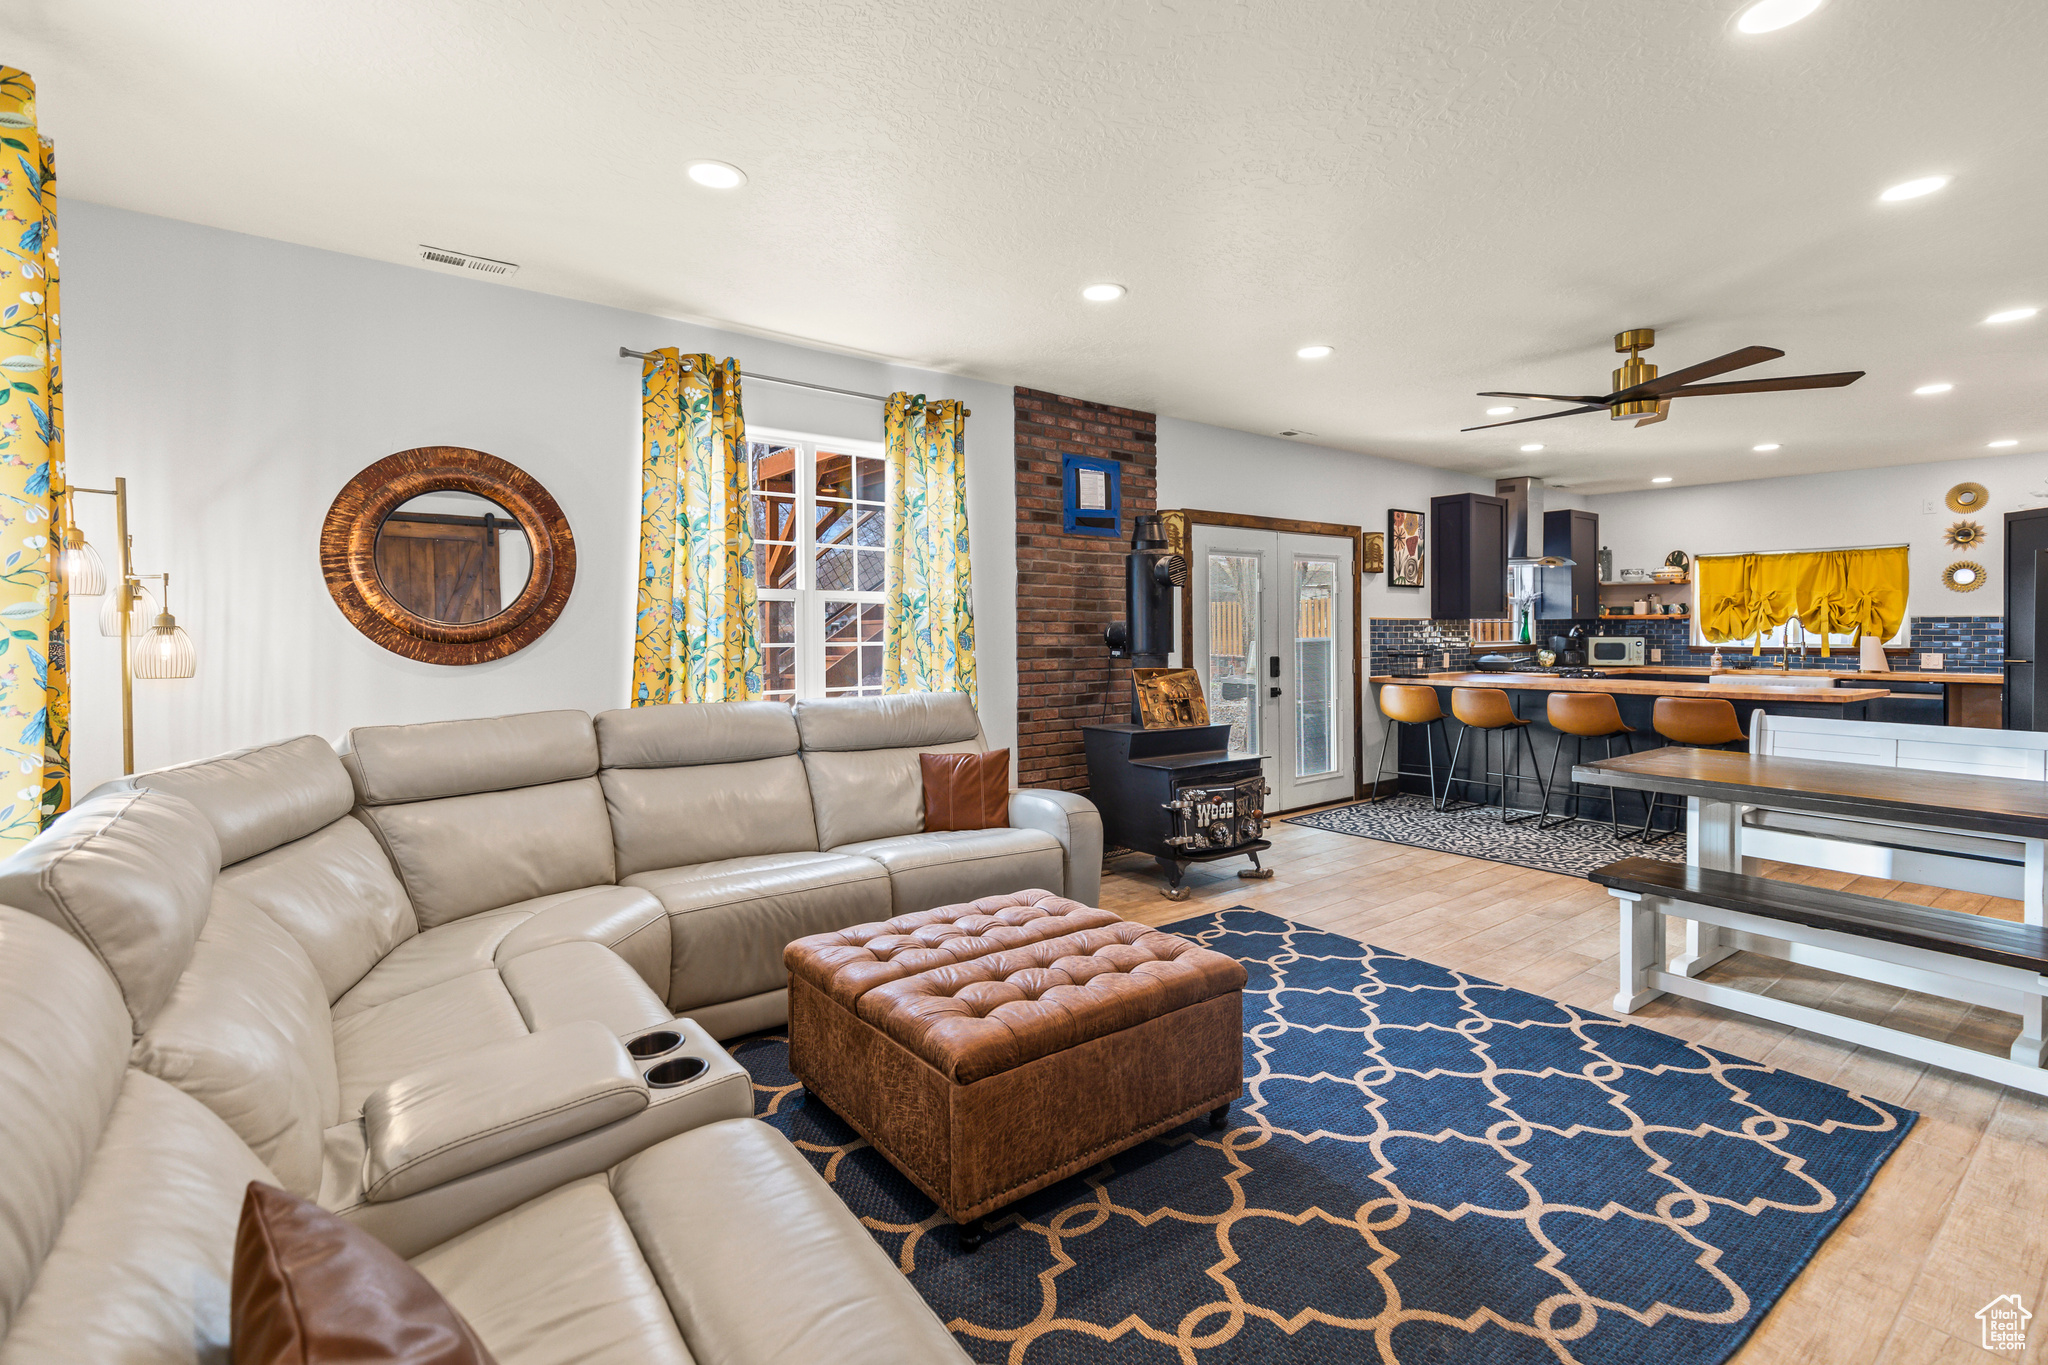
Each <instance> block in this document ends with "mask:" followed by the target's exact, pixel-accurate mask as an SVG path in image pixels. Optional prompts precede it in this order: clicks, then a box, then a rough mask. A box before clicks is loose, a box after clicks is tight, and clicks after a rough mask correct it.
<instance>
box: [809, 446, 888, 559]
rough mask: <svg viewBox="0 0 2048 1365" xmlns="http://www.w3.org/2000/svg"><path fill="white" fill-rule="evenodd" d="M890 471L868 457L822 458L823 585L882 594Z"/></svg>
mask: <svg viewBox="0 0 2048 1365" xmlns="http://www.w3.org/2000/svg"><path fill="white" fill-rule="evenodd" d="M887 487H888V467H887V466H886V465H885V464H884V463H883V462H882V460H880V459H879V458H876V457H873V456H868V455H835V454H833V453H832V452H830V451H825V450H821V451H819V452H818V483H817V508H818V512H817V523H816V526H815V528H814V530H815V532H816V536H817V544H818V550H817V555H818V560H817V563H818V577H817V585H818V586H819V587H820V588H824V589H826V590H828V591H831V590H837V591H841V592H880V591H882V588H883V585H884V583H885V581H886V579H887V577H888V570H889V565H888V550H887V547H886V545H885V544H884V541H885V539H886V536H887V529H888V508H887V506H886V504H885V502H884V496H885V490H886V489H887Z"/></svg>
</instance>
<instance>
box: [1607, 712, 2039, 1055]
mask: <svg viewBox="0 0 2048 1365" xmlns="http://www.w3.org/2000/svg"><path fill="white" fill-rule="evenodd" d="M1749 747H1750V752H1751V753H1753V754H1758V755H1761V756H1764V757H1771V758H1794V759H1808V760H1820V761H1823V762H1832V763H1854V764H1859V765H1863V766H1869V767H1880V768H1895V769H1898V770H1899V772H1900V781H1901V783H1903V784H1910V783H1911V781H1912V777H1911V774H1912V773H1914V772H1929V773H1964V774H1969V775H1972V776H1978V777H2002V778H2014V779H2020V780H2028V781H2048V734H2044V733H2037V732H2034V731H2027V730H1979V729H1973V728H1970V727H1966V726H1934V725H1900V724H1896V723H1893V722H1888V721H1860V720H1834V719H1827V718H1822V717H1807V716H1774V715H1768V714H1766V713H1764V712H1763V711H1755V712H1753V713H1751V716H1750V735H1749ZM1712 806H1713V809H1711V810H1708V811H1706V812H1705V813H1704V816H1703V811H1702V803H1701V802H1700V801H1699V800H1697V799H1692V800H1689V801H1688V802H1687V807H1688V810H1687V815H1686V833H1687V840H1688V847H1687V854H1686V856H1687V860H1688V862H1689V864H1691V865H1692V866H1694V867H1695V868H1700V869H1701V870H1713V869H1718V870H1724V871H1728V872H1734V873H1739V874H1743V875H1746V876H1751V877H1754V876H1756V874H1757V873H1758V872H1759V871H1760V869H1761V865H1762V863H1763V862H1764V861H1765V860H1771V861H1777V862H1786V863H1794V864H1798V865H1800V866H1803V867H1818V868H1825V869H1829V870H1832V871H1837V872H1846V873H1850V874H1852V875H1855V876H1866V877H1877V878H1883V879H1887V880H1896V881H1905V882H1914V883H1917V884H1920V885H1925V886H1935V887H1944V888H1948V889H1951V890H1957V891H1967V892H1974V893H1976V894H1979V895H1988V896H2000V897H2006V898H2009V899H2013V900H2017V901H2019V902H2021V904H2022V905H2023V906H2024V907H2025V909H2024V914H2023V920H2024V923H2025V924H2027V925H2030V926H2035V927H2037V928H2038V927H2040V926H2041V925H2042V924H2043V920H2044V915H2043V903H2044V887H2048V840H2042V839H2020V838H2002V837H1999V836H1996V835H1983V834H1975V833H1965V832H1961V831H1957V830H1953V829H1941V828H1934V827H1930V826H1927V825H1915V824H1908V823H1904V822H1895V821H1888V820H1877V819H1863V818H1848V817H1842V816H1836V815H1816V814H1813V813H1810V812H1804V811H1790V810H1771V809H1767V808H1764V807H1759V806H1736V805H1729V804H1725V803H1712ZM1617 894H1619V893H1617ZM1669 913H1671V914H1672V915H1675V916H1677V917H1679V918H1682V919H1686V920H1688V921H1689V922H1688V924H1687V925H1686V932H1685V946H1684V950H1683V951H1682V952H1681V953H1680V954H1679V955H1678V956H1677V957H1675V958H1673V959H1672V960H1671V962H1670V964H1669V966H1670V969H1671V971H1672V972H1673V973H1675V974H1677V975H1678V976H1681V977H1687V978H1693V977H1697V976H1698V975H1699V974H1700V973H1701V972H1703V971H1705V970H1706V969H1707V968H1709V967H1711V966H1713V965H1714V964H1715V963H1716V962H1719V961H1721V960H1722V959H1723V958H1725V957H1727V956H1728V955H1729V954H1731V953H1734V952H1738V951H1747V952H1753V953H1761V954H1763V955H1765V956H1768V957H1776V958H1780V959H1783V960H1785V961H1789V962H1797V963H1801V964H1803V965H1805V966H1810V967H1818V968H1820V969H1822V970H1824V971H1830V972H1837V973H1840V974H1841V975H1844V976H1853V977H1860V978H1862V979H1864V980H1866V981H1875V982H1880V983H1882V984H1885V985H1889V986H1896V987H1898V988H1899V989H1901V990H1909V991H1918V992H1921V993H1923V994H1927V995H1933V996H1937V997H1940V998H1942V999H1947V1000H1955V1001H1959V1002H1961V1003H1964V1004H1969V1005H1977V1006H1982V1007H1983V1008H1986V1009H1993V1010H1999V1011H2001V1012H2004V1013H2008V1014H2016V1015H2018V1016H2020V1040H2019V1042H2018V1043H2016V1044H2015V1045H2014V1052H2013V1057H2012V1060H2013V1062H2015V1063H2016V1064H2018V1065H2020V1066H2022V1067H2026V1068H2038V1067H2039V1066H2041V1064H2042V1049H2043V1046H2044V1045H2043V1042H2042V1033H2043V1020H2044V1004H2043V997H2042V994H2041V993H2040V992H2038V991H2036V990H2034V989H2032V988H2031V987H2028V986H2024V985H2016V984H2015V978H2013V977H2012V975H2011V973H2009V972H1999V971H1976V970H1964V971H1961V972H1958V971H1956V970H1954V969H1953V967H1952V964H1943V963H1939V962H1936V961H1934V960H1933V959H1931V958H1929V957H1928V956H1927V955H1926V954H1924V953H1911V952H1893V951H1889V950H1887V951H1872V949H1871V947H1870V945H1868V944H1861V943H1856V942H1854V941H1852V940H1850V939H1847V938H1844V937H1843V936H1842V935H1840V934H1814V933H1810V932H1797V933H1794V932H1787V931H1786V930H1785V929H1784V928H1783V927H1782V926H1774V925H1773V924H1771V923H1769V922H1768V917H1762V916H1758V915H1747V916H1739V915H1738V916H1731V915H1730V914H1729V913H1727V912H1725V911H1720V910H1711V909H1710V910H1707V911H1703V912H1702V913H1701V914H1699V915H1698V916H1693V915H1690V914H1688V913H1687V912H1686V910H1685V909H1683V908H1677V907H1674V908H1672V909H1671V910H1670V911H1669ZM1661 932H1662V931H1661V927H1660V929H1659V933H1660V935H1661ZM1660 943H1661V937H1660ZM1624 951H1626V950H1624ZM1699 984H1700V985H1701V986H1703V987H1705V986H1706V983H1699ZM1715 992H1719V993H1721V994H1723V995H1726V994H1729V993H1730V992H1728V990H1727V988H1725V987H1713V988H1710V989H1709V990H1708V991H1707V992H1706V993H1703V994H1699V995H1698V998H1700V999H1708V998H1711V997H1712V996H1713V994H1714V993H1715ZM1733 994H1736V995H1740V994H1742V993H1741V992H1733ZM1719 1003H1723V1004H1729V1005H1731V1006H1732V1007H1734V1008H1741V1009H1748V1008H1749V1007H1748V1006H1747V1005H1745V1004H1736V1003H1735V1002H1733V1001H1730V1000H1720V1001H1719ZM1774 1008H1775V1007H1774V1006H1766V1007H1765V1008H1764V1009H1762V1010H1750V1011H1749V1012H1751V1013H1763V1014H1765V1016H1766V1017H1769V1018H1774V1019H1782V1021H1783V1022H1795V1021H1793V1020H1792V1019H1790V1018H1789V1017H1785V1016H1784V1012H1783V1011H1779V1012H1776V1013H1772V1012H1771V1010H1772V1009H1774ZM1833 1017H1834V1016H1826V1018H1833ZM1820 1022H1821V1021H1807V1022H1801V1023H1800V1024H1799V1026H1800V1027H1802V1028H1814V1029H1816V1031H1819V1032H1823V1033H1827V1034H1829V1035H1830V1036H1833V1037H1839V1038H1843V1039H1845V1040H1848V1041H1852V1042H1867V1041H1869V1037H1868V1029H1867V1028H1865V1027H1863V1026H1854V1027H1851V1026H1850V1025H1852V1024H1853V1021H1847V1022H1845V1023H1844V1025H1843V1026H1842V1027H1839V1028H1829V1027H1819V1023H1820ZM1891 1050H1893V1051H1898V1050H1899V1049H1897V1048H1893V1049H1891ZM1904 1055H1909V1056H1916V1057H1919V1056H1922V1052H1921V1051H1908V1052H1906V1053H1905V1054H1904ZM1957 1069H1962V1070H1968V1068H1966V1067H1958V1068H1957ZM1973 1074H1978V1075H1982V1074H1985V1073H1983V1072H1981V1071H1979V1072H1974V1073H1973ZM2005 1079H2008V1083H2010V1081H2009V1078H2005Z"/></svg>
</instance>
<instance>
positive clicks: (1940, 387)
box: [1913, 384, 1955, 394]
mask: <svg viewBox="0 0 2048 1365" xmlns="http://www.w3.org/2000/svg"><path fill="white" fill-rule="evenodd" d="M1954 387H1955V385H1953V384H1922V385H1921V386H1920V387H1919V388H1917V389H1915V390H1913V392H1915V393H1920V394H1927V393H1947V392H1948V391H1949V390H1950V389H1952V388H1954Z"/></svg>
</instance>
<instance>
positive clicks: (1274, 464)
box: [1159, 417, 1493, 620]
mask: <svg viewBox="0 0 2048 1365" xmlns="http://www.w3.org/2000/svg"><path fill="white" fill-rule="evenodd" d="M1491 492H1493V480H1492V479H1479V478H1474V477H1473V476H1471V475H1469V474H1457V473H1453V472H1451V471H1449V470H1444V469H1432V468H1430V467H1429V466H1427V465H1419V464H1406V463H1403V462H1402V461H1400V460H1383V459H1379V458H1377V457H1376V456H1372V455H1359V454H1356V453H1354V452H1352V451H1348V450H1330V449H1328V448H1327V447H1324V446H1315V445H1304V444H1303V443H1301V442H1299V441H1290V440H1282V439H1281V438H1280V437H1277V436H1254V435H1252V434H1251V433H1249V432H1244V431H1230V430H1228V429H1226V428H1223V427H1212V426H1205V425H1203V424H1202V423H1200V422H1183V421H1181V420H1179V419H1178V418H1174V417H1161V418H1160V419H1159V505H1160V506H1161V507H1192V508H1200V509H1202V510H1203V511H1208V512H1239V513H1243V514H1245V515H1247V516H1255V517H1286V518H1291V519H1293V520H1295V521H1329V522H1336V523H1338V524H1339V525H1346V526H1359V527H1363V528H1364V529H1365V530H1367V531H1385V530H1386V529H1387V509H1388V508H1389V507H1400V508H1406V509H1408V510H1410V511H1416V512H1423V513H1427V512H1428V511H1429V500H1430V499H1431V498H1438V497H1444V496H1447V495H1449V494H1453V493H1491ZM1423 531H1424V535H1425V537H1427V534H1428V531H1429V528H1428V526H1427V525H1425V526H1424V528H1423ZM1426 577H1427V576H1426V575H1425V579H1426ZM1359 606H1360V608H1361V611H1362V615H1363V617H1364V619H1366V620H1370V619H1372V618H1373V617H1375V616H1379V617H1394V616H1416V617H1427V616H1428V615H1429V588H1428V587H1427V585H1426V583H1425V586H1423V587H1420V588H1394V587H1389V586H1387V582H1386V575H1385V574H1367V575H1366V577H1365V585H1364V587H1363V588H1362V589H1361V590H1360V596H1359Z"/></svg>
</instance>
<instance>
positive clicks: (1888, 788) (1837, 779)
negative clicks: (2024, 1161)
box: [1572, 746, 2048, 1066]
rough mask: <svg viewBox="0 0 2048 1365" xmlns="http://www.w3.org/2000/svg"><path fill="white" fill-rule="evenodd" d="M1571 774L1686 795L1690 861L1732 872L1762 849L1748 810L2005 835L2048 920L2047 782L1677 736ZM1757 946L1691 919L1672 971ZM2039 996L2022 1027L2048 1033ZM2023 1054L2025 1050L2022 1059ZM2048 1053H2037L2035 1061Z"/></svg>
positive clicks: (1752, 863)
mask: <svg viewBox="0 0 2048 1365" xmlns="http://www.w3.org/2000/svg"><path fill="white" fill-rule="evenodd" d="M1572 777H1573V780H1575V781H1578V782H1584V783H1590V784H1594V785H1599V786H1607V787H1615V788H1620V789H1622V790H1626V791H1639V792H1666V793H1670V794H1671V795H1674V796H1678V797H1682V798H1684V799H1685V800H1686V803H1687V819H1686V832H1687V836H1688V837H1687V844H1686V861H1687V862H1689V863H1691V864H1693V865H1695V866H1698V867H1707V868H1718V869H1721V870H1724V871H1729V872H1742V873H1748V874H1751V875H1757V874H1758V871H1759V869H1758V864H1759V862H1760V861H1761V860H1759V859H1757V858H1744V857H1743V855H1742V829H1743V824H1742V817H1743V812H1744V811H1745V810H1746V809H1749V808H1752V807H1756V808H1762V809H1765V810H1777V811H1792V812H1797V813H1800V814H1805V815H1819V816H1830V817H1834V818H1837V819H1849V820H1866V821H1868V820H1875V821H1882V822H1884V823H1886V824H1888V825H1893V826H1899V827H1902V828H1903V829H1905V830H1915V829H1918V830H1933V831H1936V832H1941V833H1953V834H1968V835H1978V836H1984V837H1989V838H1997V839H2006V840H2011V841H2012V842H2014V843H2016V844H2018V845H2020V847H2021V848H2023V849H2024V850H2025V869H2024V879H2023V885H2024V888H2025V897H2024V905H2025V911H2024V918H2025V922H2026V923H2028V924H2033V925H2039V924H2041V923H2042V922H2043V906H2044V902H2048V782H2037V781H2032V780H2029V779H2023V778H2010V777H1983V776H1977V775H1974V774H1970V773H1952V772H1933V771H1924V770H1918V769H1901V768H1891V767H1875V766H1866V765H1864V764H1860V763H1837V762H1827V761H1824V760H1819V759H1803V758H1782V757H1772V756H1768V755H1762V754H1751V753H1744V752H1738V751H1735V750H1728V749H1690V748H1684V747H1680V746H1672V747H1670V748H1664V749H1653V750H1650V751H1648V752H1646V753H1638V754H1627V755H1623V756H1621V757H1617V758H1609V759H1602V760H1600V761H1598V762H1595V763H1584V764H1580V765H1578V766H1576V767H1574V768H1573V769H1572ZM1746 946H1749V945H1748V944H1745V943H1742V942H1736V941H1731V939H1730V937H1729V935H1728V934H1727V933H1726V931H1724V930H1722V929H1720V928H1717V927H1716V926H1713V925H1709V924H1701V923H1699V922H1697V921H1688V922H1687V927H1686V938H1685V952H1684V953H1683V954H1682V955H1680V956H1677V957H1674V958H1673V959H1672V960H1671V962H1670V970H1671V971H1672V972H1673V973H1676V974H1681V975H1684V976H1698V975H1699V974H1700V973H1701V972H1702V971H1705V970H1706V969H1707V968H1708V967H1711V966H1713V965H1714V964H1715V963H1716V962H1719V961H1720V960H1721V959H1723V958H1725V957H1727V956H1728V955H1729V954H1730V953H1733V952H1736V951H1738V950H1739V949H1741V948H1743V947H1746ZM1778 955H1780V956H1786V957H1791V958H1793V959H1795V960H1800V961H1813V962H1814V965H1820V966H1826V967H1829V968H1830V969H1833V970H1843V971H1848V972H1849V974H1851V975H1857V976H1863V977H1866V978H1870V979H1876V980H1885V981H1888V982H1890V983H1891V984H1896V985H1901V986H1905V987H1906V988H1908V989H1914V990H1923V991H1930V992H1931V993H1943V992H1941V991H1939V990H1937V989H1936V988H1935V986H1934V983H1928V982H1921V981H1919V980H1917V979H1913V978H1910V977H1901V976H1898V975H1895V974H1878V973H1873V972H1871V971H1869V970H1865V969H1863V967H1862V966H1860V965H1859V966H1858V967H1856V968H1850V967H1847V966H1845V965H1843V964H1841V963H1838V962H1836V961H1834V960H1832V959H1831V958H1830V957H1827V956H1826V955H1823V956H1822V957H1821V958H1819V959H1815V958H1812V957H1810V956H1809V955H1805V954H1798V953H1783V954H1778ZM2042 1012H2043V1007H2042V1002H2041V1000H2040V998H2039V997H2033V998H2031V1000H2025V1001H2021V1002H2019V1013H2020V1014H2021V1030H2020V1032H2021V1037H2022V1038H2023V1039H2033V1040H2036V1045H2037V1046H2038V1040H2040V1039H2041V1038H2042V1037H2043V1022H2044V1021H2043V1018H2042ZM2015 1060H2018V1058H2015ZM2030 1064H2031V1065H2034V1066H2039V1065H2041V1064H2042V1059H2041V1058H2040V1057H2038V1056H2036V1057H2034V1058H2033V1060H2032V1061H2031V1063H2030Z"/></svg>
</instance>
